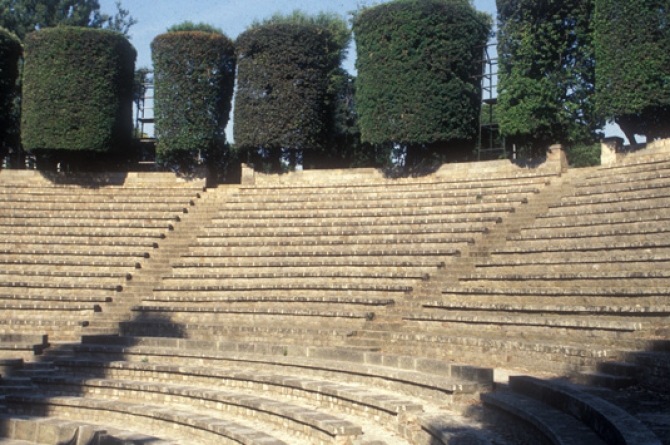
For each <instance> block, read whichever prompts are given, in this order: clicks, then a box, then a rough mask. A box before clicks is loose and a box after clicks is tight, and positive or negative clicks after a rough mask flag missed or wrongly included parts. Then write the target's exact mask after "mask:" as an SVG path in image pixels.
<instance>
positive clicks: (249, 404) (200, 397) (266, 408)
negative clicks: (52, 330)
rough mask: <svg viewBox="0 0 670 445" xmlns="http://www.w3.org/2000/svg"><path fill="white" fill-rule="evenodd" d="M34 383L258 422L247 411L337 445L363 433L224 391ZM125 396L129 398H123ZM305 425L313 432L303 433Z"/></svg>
mask: <svg viewBox="0 0 670 445" xmlns="http://www.w3.org/2000/svg"><path fill="white" fill-rule="evenodd" d="M32 382H33V383H35V384H37V385H38V386H39V387H40V388H41V389H42V390H43V391H44V390H46V392H47V393H53V394H59V395H74V394H76V395H80V396H83V397H87V396H91V395H92V396H94V397H97V398H100V397H103V398H105V399H106V400H107V397H109V399H110V400H119V399H120V400H123V399H135V398H136V396H135V393H139V399H140V400H142V396H141V394H142V393H148V394H150V396H149V397H148V399H149V400H148V401H151V402H152V403H158V404H161V402H162V405H164V406H169V405H170V404H174V403H176V404H185V405H189V406H193V407H194V408H199V407H203V405H204V406H205V407H206V408H209V409H211V410H216V411H220V412H221V413H226V414H228V412H229V411H232V410H231V409H230V408H234V409H237V410H238V411H237V412H238V415H241V416H243V417H249V418H250V419H253V418H255V417H256V415H254V414H251V415H250V414H249V413H248V412H247V411H252V412H257V413H259V414H270V416H271V418H272V419H266V420H270V422H271V423H274V424H276V425H278V426H281V427H282V428H287V427H288V429H290V430H293V431H294V432H297V433H303V434H304V435H305V436H306V438H309V437H310V436H313V435H316V436H319V435H321V436H325V437H324V438H323V439H322V440H324V441H325V442H328V441H330V440H332V441H333V442H334V443H337V441H338V437H339V436H345V437H350V438H351V437H355V436H359V435H361V434H362V433H363V432H362V430H361V427H360V426H358V425H355V424H353V423H351V422H349V421H346V420H342V419H340V418H338V417H336V416H332V415H329V414H327V413H324V412H320V411H316V410H313V409H310V408H305V407H299V406H295V405H291V404H290V403H287V402H284V401H275V400H271V399H268V398H265V397H260V396H250V395H248V394H243V393H236V392H232V391H226V390H221V389H211V388H200V387H197V386H190V385H189V386H186V385H175V384H166V383H165V382H162V383H154V382H143V381H142V382H140V381H129V380H112V379H100V378H97V379H96V378H83V379H82V378H71V377H62V376H58V377H40V376H37V377H33V378H32ZM124 393H127V394H128V395H126V396H125V397H124ZM105 395H107V397H105ZM161 397H162V399H161ZM287 423H293V424H294V426H293V427H289V425H287ZM305 425H306V426H308V427H309V428H310V430H314V431H312V432H305V431H303V426H305ZM323 433H325V435H324V434H323Z"/></svg>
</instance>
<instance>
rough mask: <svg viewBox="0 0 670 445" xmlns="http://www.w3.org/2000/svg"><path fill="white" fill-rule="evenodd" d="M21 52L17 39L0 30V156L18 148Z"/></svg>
mask: <svg viewBox="0 0 670 445" xmlns="http://www.w3.org/2000/svg"><path fill="white" fill-rule="evenodd" d="M22 52H23V48H22V47H21V42H20V41H19V39H18V38H17V37H16V36H15V35H14V34H12V33H10V32H9V31H7V30H5V29H2V28H0V156H4V155H5V154H6V153H7V150H8V149H9V148H10V147H17V146H18V143H17V142H18V141H17V139H18V137H17V136H18V122H17V116H16V112H15V101H16V98H17V95H18V85H17V81H18V77H19V59H20V58H21V55H22Z"/></svg>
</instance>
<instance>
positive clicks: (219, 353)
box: [75, 336, 493, 389]
mask: <svg viewBox="0 0 670 445" xmlns="http://www.w3.org/2000/svg"><path fill="white" fill-rule="evenodd" d="M101 341H104V342H105V345H102V344H100V342H101ZM145 345H146V346H147V347H148V348H149V349H146V351H149V350H151V349H152V348H155V352H157V353H159V355H161V356H163V355H164V354H168V356H169V354H170V353H173V354H175V355H176V356H180V357H191V356H200V357H207V356H208V354H210V355H211V357H212V358H213V359H216V358H220V359H223V360H225V359H231V360H239V361H242V362H243V361H246V360H249V361H250V362H258V363H263V362H268V363H273V362H274V363H278V364H281V363H285V364H291V363H293V362H295V364H296V366H300V365H303V366H305V367H306V368H312V367H316V368H319V367H320V366H321V367H323V366H327V367H328V368H329V369H333V370H338V369H341V370H342V371H344V372H354V373H361V374H367V375H372V376H374V375H378V376H379V377H384V376H386V378H390V379H394V378H396V377H398V376H400V375H399V374H398V375H396V374H395V373H396V372H407V373H408V374H402V375H403V376H404V377H405V379H406V380H408V381H414V380H415V381H417V382H422V381H424V382H425V383H426V384H428V383H431V382H432V383H431V384H436V383H438V382H440V381H441V380H440V379H437V380H432V378H435V377H440V378H453V379H457V380H459V381H460V383H461V384H466V382H470V383H474V384H481V385H483V386H484V387H487V386H490V385H491V384H492V382H493V370H492V369H489V368H483V367H480V366H471V365H466V364H462V363H457V362H452V361H445V360H435V359H430V358H424V357H413V356H404V355H397V354H384V353H377V352H368V351H357V350H351V349H346V348H329V347H314V346H305V347H301V346H299V345H290V346H284V345H277V344H259V343H250V342H229V341H191V340H187V339H175V338H156V337H106V336H103V337H99V336H92V337H90V336H84V337H82V345H81V346H77V347H75V349H77V348H80V349H79V350H80V351H82V352H85V351H86V348H87V347H88V346H91V347H92V348H93V349H95V348H98V347H99V348H101V349H100V350H105V349H106V348H108V347H109V350H110V351H114V352H124V351H125V350H128V352H131V351H132V350H133V348H135V349H137V348H138V347H139V348H142V347H144V346H145ZM285 348H288V351H287V355H284V351H285ZM134 354H135V353H134ZM137 354H139V355H141V352H138V353H137ZM367 367H369V368H367ZM394 375H396V377H393V376H394ZM431 376H432V377H431ZM445 382H446V383H447V384H448V386H449V387H451V388H453V389H457V388H458V384H452V383H451V382H449V381H448V380H447V381H445ZM445 382H443V383H445ZM466 386H467V385H466Z"/></svg>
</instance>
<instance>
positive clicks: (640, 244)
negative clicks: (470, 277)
mask: <svg viewBox="0 0 670 445" xmlns="http://www.w3.org/2000/svg"><path fill="white" fill-rule="evenodd" d="M668 247H670V242H664V241H661V240H659V241H630V242H609V243H601V244H596V245H594V244H593V243H591V244H590V245H547V246H536V247H503V248H497V249H495V250H493V251H492V252H491V255H505V254H515V253H517V254H518V253H524V254H526V253H557V252H598V251H608V250H622V249H626V250H632V249H639V250H642V249H654V248H668Z"/></svg>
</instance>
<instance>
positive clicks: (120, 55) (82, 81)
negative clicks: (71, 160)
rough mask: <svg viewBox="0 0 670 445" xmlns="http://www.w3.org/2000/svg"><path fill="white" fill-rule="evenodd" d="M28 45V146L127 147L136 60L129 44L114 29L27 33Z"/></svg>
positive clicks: (24, 117)
mask: <svg viewBox="0 0 670 445" xmlns="http://www.w3.org/2000/svg"><path fill="white" fill-rule="evenodd" d="M24 44H25V62H24V63H25V64H24V77H23V99H22V113H21V139H22V142H23V146H24V148H25V149H27V150H40V151H41V150H70V151H91V152H112V151H122V150H125V149H127V148H128V147H129V145H130V143H131V138H132V131H133V114H132V103H133V80H134V70H135V58H136V56H137V53H136V51H135V48H133V46H132V45H131V44H130V42H128V40H127V39H126V38H125V37H124V36H123V35H122V34H120V33H117V32H113V31H106V30H99V29H90V28H78V27H58V28H49V29H44V30H40V31H36V32H33V33H31V34H28V35H27V36H26V39H25V42H24Z"/></svg>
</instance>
